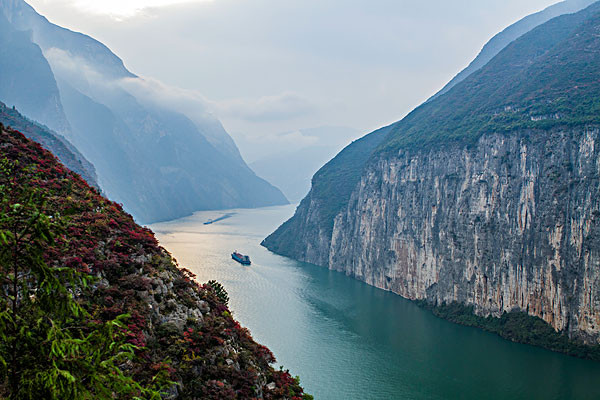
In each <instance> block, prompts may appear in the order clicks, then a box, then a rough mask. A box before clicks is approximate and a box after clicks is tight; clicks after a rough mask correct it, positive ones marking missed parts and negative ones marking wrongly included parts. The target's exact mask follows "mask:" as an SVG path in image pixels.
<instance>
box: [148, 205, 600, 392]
mask: <svg viewBox="0 0 600 400" xmlns="http://www.w3.org/2000/svg"><path fill="white" fill-rule="evenodd" d="M227 212H233V213H235V215H233V216H232V217H230V218H227V219H225V220H222V221H219V222H217V223H214V224H211V225H204V224H203V222H205V221H207V220H209V219H215V218H218V217H219V216H221V215H223V214H226V213H227ZM227 212H200V213H197V214H195V215H194V216H192V217H188V218H184V219H180V220H176V221H170V222H165V223H160V224H155V225H153V226H152V227H151V228H152V229H153V230H154V231H155V232H156V233H157V236H158V238H159V240H160V242H161V244H162V245H163V246H164V247H166V248H167V249H168V250H169V251H170V252H171V253H172V254H173V255H174V256H175V258H176V259H177V260H178V261H179V263H180V265H182V266H185V267H187V268H189V269H190V270H192V271H193V272H194V273H196V274H197V275H198V279H199V280H200V281H208V280H210V279H217V280H219V281H220V282H222V283H223V285H224V286H225V288H226V289H227V291H228V292H229V297H230V299H231V300H230V308H231V309H232V310H233V313H234V316H235V317H236V318H237V319H238V320H239V321H240V322H241V323H242V324H243V325H245V326H247V327H248V328H249V329H250V330H251V331H252V334H253V336H254V338H255V339H256V340H257V341H259V342H260V343H262V344H265V345H266V346H268V347H269V348H270V349H271V350H272V351H273V353H274V354H275V356H276V357H277V360H278V362H277V364H278V365H279V364H281V365H284V366H285V368H288V369H290V372H291V373H292V374H294V375H300V377H301V380H302V384H303V386H304V387H305V388H306V390H307V391H308V392H309V393H311V394H314V395H315V398H316V399H327V400H329V399H331V400H336V399H340V400H342V399H344V400H345V399H600V363H597V362H591V361H586V360H579V359H576V358H572V357H567V356H564V355H561V354H557V353H552V352H550V351H546V350H543V349H539V348H536V347H532V346H527V345H521V344H516V343H511V342H508V341H505V340H503V339H501V338H499V337H498V336H496V335H493V334H490V333H486V332H483V331H480V330H478V329H475V328H467V327H463V326H459V325H454V324H451V323H449V322H446V321H444V320H441V319H439V318H436V317H434V316H433V315H432V314H431V313H430V312H428V311H426V310H423V309H420V308H419V307H417V306H416V305H414V304H413V303H411V302H410V301H407V300H404V299H402V298H401V297H399V296H397V295H394V294H392V293H388V292H385V291H382V290H379V289H375V288H373V287H371V286H368V285H366V284H364V283H361V282H358V281H356V280H354V279H351V278H348V277H346V276H345V275H343V274H340V273H337V272H332V271H328V270H327V269H324V268H321V267H317V266H314V265H310V264H304V263H299V262H296V261H293V260H290V259H287V258H285V257H280V256H277V255H275V254H273V253H271V252H269V251H268V250H266V249H264V248H262V247H261V246H260V242H261V240H262V239H263V238H264V237H265V236H267V235H268V234H269V233H270V232H272V231H273V230H274V229H275V228H276V227H277V226H279V224H281V223H282V222H283V221H284V220H286V219H287V218H289V217H290V216H291V215H292V214H293V212H294V207H293V206H285V207H272V208H263V209H257V210H230V211H227ZM233 250H239V251H240V252H242V253H244V254H248V255H249V256H250V258H251V259H252V266H250V267H244V266H241V265H240V264H238V263H236V262H235V261H233V260H232V259H231V256H230V254H231V252H232V251H233Z"/></svg>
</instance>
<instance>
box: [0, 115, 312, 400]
mask: <svg viewBox="0 0 600 400" xmlns="http://www.w3.org/2000/svg"><path fill="white" fill-rule="evenodd" d="M0 148H2V155H3V158H4V159H3V161H2V167H3V168H2V169H1V171H0V184H1V185H2V188H3V192H2V194H3V196H2V198H1V199H0V200H1V205H0V206H1V207H2V220H1V221H0V232H2V238H3V241H2V243H1V245H2V250H3V251H2V252H0V253H2V257H5V252H7V251H8V252H10V251H13V250H12V247H10V246H7V244H6V243H8V241H9V240H12V237H13V236H11V234H10V232H11V231H12V230H14V229H16V228H15V226H16V227H17V228H18V226H17V225H14V224H17V223H18V221H19V218H16V217H15V215H17V217H19V216H20V217H21V219H22V218H23V217H22V216H23V215H24V213H26V212H28V211H27V210H29V209H30V208H31V207H33V206H31V202H32V201H33V202H36V201H37V203H36V206H35V208H32V209H31V210H30V211H31V212H32V215H33V216H34V217H35V218H38V219H34V218H33V217H32V218H26V219H22V221H21V223H27V224H28V225H27V229H29V232H30V233H29V235H36V234H38V233H37V232H38V230H40V229H42V228H40V226H41V225H43V224H45V223H46V224H47V225H45V226H46V228H44V229H42V230H40V232H42V236H41V237H40V239H38V240H44V241H45V243H44V245H43V246H42V247H41V249H42V254H41V255H40V257H41V258H35V257H29V258H27V257H28V256H31V255H33V253H32V254H31V255H30V254H22V253H14V259H15V265H18V263H19V258H20V257H25V259H26V262H25V263H23V265H22V268H25V266H29V267H30V268H32V267H31V265H32V264H31V263H34V262H35V263H38V265H39V263H40V262H42V261H41V260H43V262H44V263H45V265H46V266H45V268H46V271H47V274H46V275H44V279H45V280H46V281H47V282H46V285H40V287H36V286H35V285H36V281H35V280H34V278H33V275H34V274H29V275H24V274H23V272H21V275H23V276H24V278H23V279H27V286H28V287H29V289H32V290H33V292H34V293H35V295H32V296H31V298H32V299H33V300H32V302H30V306H31V307H32V310H35V309H36V307H37V305H38V304H39V302H42V301H45V300H44V296H43V293H46V292H47V291H50V290H52V289H51V286H52V285H54V286H56V280H60V279H61V276H64V274H65V272H66V271H68V270H72V271H74V273H76V274H79V275H82V276H83V275H84V276H85V278H86V280H87V282H88V284H80V283H77V282H79V281H78V280H76V279H75V278H74V275H67V276H70V278H69V280H68V281H67V282H68V286H69V289H68V291H67V293H68V294H69V295H70V296H76V298H77V304H78V305H79V306H81V307H83V309H84V310H85V311H86V312H87V314H86V315H87V318H89V319H90V320H89V321H82V322H85V327H82V326H71V327H70V328H69V329H68V331H67V329H66V328H64V327H63V326H60V327H59V326H56V329H58V330H62V332H60V333H59V334H57V333H56V332H55V331H52V330H51V331H50V333H51V334H48V335H47V336H45V335H42V337H41V338H40V340H39V342H37V343H33V345H35V347H36V351H39V353H40V354H43V355H44V357H43V359H39V360H35V362H34V364H36V365H37V364H38V363H48V366H47V370H44V371H43V372H44V373H47V372H49V371H52V370H54V369H58V368H59V367H58V366H59V365H65V368H70V367H69V365H71V364H70V363H71V362H81V360H80V357H83V361H84V362H83V363H84V365H86V366H87V367H89V366H90V365H93V364H94V362H95V361H96V360H95V358H96V357H100V356H101V355H102V353H101V352H95V353H93V357H91V355H90V354H84V355H81V354H79V353H78V351H76V350H73V351H72V352H63V351H62V350H64V349H65V347H64V346H71V347H70V348H73V347H72V344H73V343H74V344H76V345H78V346H84V344H85V343H87V340H88V339H89V338H90V337H93V335H95V334H96V333H97V332H95V331H94V330H95V329H99V328H96V327H98V326H101V324H104V323H109V322H110V321H115V318H117V317H118V318H121V323H120V324H118V325H114V323H112V324H113V325H114V327H115V329H116V330H118V331H119V332H120V333H119V335H121V336H123V337H125V339H126V342H127V344H128V345H135V346H136V347H134V348H133V349H134V350H135V352H133V351H131V353H130V356H131V357H128V358H127V359H126V360H125V362H123V359H122V358H115V359H110V360H107V361H106V362H105V364H106V363H108V364H110V365H101V366H100V367H101V368H106V367H107V366H108V367H113V366H114V365H113V363H115V362H117V361H118V362H117V365H118V367H119V368H120V369H121V372H122V373H124V374H126V375H127V376H129V377H132V378H133V379H135V380H136V381H137V382H140V383H141V384H143V385H144V386H152V385H155V384H157V381H155V380H154V379H155V378H154V377H155V376H158V374H159V373H163V374H166V375H167V376H166V377H165V378H166V379H167V380H168V381H170V382H171V383H170V384H169V386H168V387H167V388H166V389H168V390H166V391H165V393H164V394H163V396H161V397H160V398H168V399H176V398H177V399H196V398H203V399H237V398H260V399H286V398H298V399H302V398H305V399H310V398H311V397H309V396H306V395H304V394H303V391H302V388H301V387H300V386H299V384H298V381H297V379H294V378H292V377H291V376H290V374H289V372H287V371H281V370H275V369H274V368H273V367H272V366H271V364H272V363H273V362H275V359H274V357H273V354H272V353H271V352H270V351H269V350H268V349H267V348H266V347H264V346H261V345H259V344H258V343H256V342H255V341H254V340H253V339H252V337H251V335H250V333H249V332H248V330H247V329H245V328H242V327H241V326H240V324H239V323H238V322H237V321H235V320H234V319H233V317H232V316H231V312H230V310H229V309H228V308H227V295H226V292H225V291H224V290H223V288H222V286H220V285H219V284H217V283H215V282H209V284H204V285H199V284H198V283H196V282H195V281H194V279H193V275H192V273H191V272H189V271H187V270H185V269H180V268H179V267H178V266H177V265H176V263H175V261H174V260H173V259H172V258H171V256H170V255H169V253H168V252H167V251H166V250H165V249H163V248H161V247H160V246H159V245H158V242H157V240H156V239H155V237H154V234H153V233H152V232H151V231H150V230H149V229H147V228H142V227H141V226H139V225H137V224H136V223H135V222H134V220H133V218H132V217H131V216H130V215H128V214H127V213H125V212H124V211H123V210H122V208H121V206H120V205H119V204H117V203H114V202H111V201H109V200H107V199H106V198H104V197H102V196H101V195H100V194H99V193H98V191H97V190H95V189H93V188H90V187H89V186H88V185H87V184H86V183H85V182H84V181H83V180H82V179H81V178H80V177H79V176H78V175H76V174H75V173H73V172H71V171H69V170H68V169H66V168H64V167H63V166H62V165H61V164H60V163H59V162H58V160H57V159H56V158H55V157H54V156H53V155H52V154H51V153H50V152H48V151H46V150H44V149H42V148H41V147H40V146H39V145H38V144H37V143H34V142H33V141H31V140H29V139H27V138H25V137H24V136H23V135H22V134H21V133H19V132H17V131H14V130H12V129H8V128H4V127H2V126H0ZM6 168H10V172H9V173H8V174H7V172H6V171H7V169H6ZM40 196H43V198H41V199H40ZM36 199H40V200H39V201H38V200H36ZM17 206H18V207H17ZM10 210H13V211H10ZM19 213H21V214H19ZM40 213H41V214H42V215H45V216H47V217H48V218H46V219H44V218H42V219H39V215H40ZM11 218H13V219H11ZM11 221H12V222H11ZM36 221H37V222H36ZM44 221H46V222H44ZM34 223H35V229H31V228H32V226H33V225H34ZM55 227H58V228H55ZM33 231H35V232H33ZM51 237H54V240H51V239H50V238H51ZM20 243H21V247H22V248H23V249H24V250H21V252H23V251H29V250H31V249H32V246H31V245H27V243H26V239H25V238H24V237H21V242H20ZM17 247H18V246H17ZM31 251H33V250H31ZM19 254H20V255H19ZM12 263H13V262H12V256H11V261H10V262H7V263H4V262H2V263H0V264H1V266H0V274H1V275H2V276H7V275H9V271H6V270H5V268H7V269H8V268H11V266H12ZM21 271H24V269H21ZM15 275H16V274H15ZM48 275H52V279H54V280H53V281H52V284H48V281H50V280H51V279H50V277H49V276H48ZM83 282H85V281H83ZM38 284H39V282H38ZM23 286H25V285H23ZM42 286H43V287H42ZM23 290H24V289H23ZM65 290H66V289H65ZM8 293H9V292H8ZM36 296H38V297H37V299H36ZM28 297H29V296H28ZM5 298H6V296H3V297H2V299H3V300H2V301H0V307H3V308H2V312H3V313H4V314H6V315H10V311H7V309H8V308H11V307H9V306H10V302H7V301H6V300H5ZM38 299H39V301H38ZM52 300H53V301H54V300H56V301H58V299H57V298H56V299H52ZM25 302H26V300H23V301H22V302H21V304H25ZM11 309H14V307H12V308H11ZM59 311H60V310H56V312H59ZM81 315H82V314H81V313H79V316H78V318H80V319H81V318H82V317H81ZM50 317H51V315H44V316H43V318H39V320H37V321H33V323H34V324H35V327H36V328H35V329H32V330H31V332H28V333H27V340H32V339H31V338H35V337H37V336H36V335H38V334H39V332H38V330H41V329H43V327H44V326H46V322H47V320H48V319H49V318H50ZM123 318H126V319H125V323H123ZM5 320H6V321H5V323H3V324H2V326H0V331H1V333H2V337H3V345H2V346H1V347H2V348H0V352H2V355H3V356H4V355H5V354H6V347H5V344H6V343H11V342H10V339H11V337H12V336H14V335H16V334H17V333H15V332H14V331H13V330H11V329H8V328H6V327H7V326H10V323H11V321H9V318H8V317H6V318H5ZM25 321H26V318H25V317H24V316H21V317H20V320H19V323H20V324H24V323H25ZM117 321H118V320H117ZM55 322H56V323H57V322H58V320H55ZM67 323H69V321H67ZM50 328H54V326H51V327H49V329H50ZM78 331H82V332H78ZM57 335H58V336H60V335H69V336H68V337H67V339H69V340H66V341H62V342H57V339H56V338H55V336H57ZM111 335H113V334H111ZM80 336H81V338H79V337H80ZM113 336H114V335H113ZM66 342H68V343H66ZM54 343H58V344H57V345H56V347H55V345H54ZM50 344H52V346H50ZM108 344H110V346H108ZM117 344H118V343H117ZM117 344H116V343H112V344H111V343H110V342H108V343H101V346H102V347H105V348H106V349H108V348H109V347H110V348H111V349H112V347H113V346H116V345H117ZM16 345H17V346H19V345H21V343H16ZM61 346H62V347H61ZM38 347H39V349H38ZM50 347H51V348H50ZM77 348H78V347H77ZM28 351H31V349H28ZM119 351H122V352H123V353H122V354H125V353H127V352H126V351H125V350H119ZM45 355H47V357H46V356H45ZM28 356H29V354H27V353H26V352H21V353H19V360H20V363H15V362H13V361H10V362H8V363H7V364H6V369H5V371H8V374H9V375H10V371H18V368H19V367H21V368H24V365H25V362H26V360H27V359H28ZM8 358H9V357H8V356H7V357H6V359H8ZM3 359H4V358H3ZM44 365H46V364H40V367H39V368H44V367H43V366H44ZM35 368H37V367H34V369H35ZM161 371H162V372H161ZM73 374H75V375H76V376H77V378H74V377H73ZM81 374H82V372H81V371H75V370H71V372H69V370H66V371H65V370H64V369H63V370H60V374H59V376H58V377H55V378H54V379H57V380H59V381H60V379H63V385H66V386H67V387H70V386H69V385H73V381H74V380H75V379H80V380H82V382H80V384H81V385H90V386H92V388H93V387H94V382H93V381H92V379H91V377H90V376H86V375H85V374H84V375H83V376H82V375H81ZM6 375H7V374H5V375H4V376H3V379H2V380H0V393H3V397H4V395H6V396H7V397H8V396H9V395H11V394H13V395H16V394H15V393H14V392H13V393H11V387H7V382H6V379H5V378H6ZM11 376H12V375H11ZM69 378H73V381H69V380H68V379H69ZM115 378H117V377H115ZM36 379H37V378H36V377H33V376H32V377H27V380H26V381H25V382H27V383H28V384H29V385H30V386H28V387H27V390H29V391H30V393H36V394H39V396H40V397H39V398H55V396H52V395H50V392H54V391H56V390H58V389H59V388H58V387H56V385H53V386H50V387H48V385H47V382H44V381H42V382H41V383H40V385H41V386H43V390H45V391H49V392H48V393H46V392H43V393H44V394H41V393H40V392H38V391H37V390H38V389H39V388H38V387H37V386H36V384H37V383H39V381H37V380H36ZM101 386H103V385H102V383H101ZM133 390H134V391H135V388H134V389H133ZM115 395H116V394H115V393H110V392H109V394H108V395H106V394H105V395H104V396H98V397H96V396H93V397H94V398H114V396H115ZM294 396H296V397H294ZM27 398H38V397H37V396H36V395H31V396H30V397H27ZM72 398H79V396H77V395H75V396H73V397H72ZM128 398H129V397H128Z"/></svg>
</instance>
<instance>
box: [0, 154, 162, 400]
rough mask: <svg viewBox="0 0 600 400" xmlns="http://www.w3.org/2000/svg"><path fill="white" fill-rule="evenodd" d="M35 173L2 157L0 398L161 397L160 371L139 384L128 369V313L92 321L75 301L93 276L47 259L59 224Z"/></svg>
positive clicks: (131, 348)
mask: <svg viewBox="0 0 600 400" xmlns="http://www.w3.org/2000/svg"><path fill="white" fill-rule="evenodd" d="M34 175H35V174H34V172H33V169H28V168H27V167H21V166H20V165H19V164H18V162H17V161H15V162H11V161H7V160H6V159H5V160H0V397H2V398H5V397H7V398H9V399H115V398H119V399H121V398H144V399H160V398H161V396H160V391H161V388H162V387H164V385H165V384H166V383H167V382H166V379H164V376H162V375H160V374H159V376H157V377H156V380H155V381H154V382H153V385H152V387H143V386H142V385H140V384H139V383H138V382H136V381H135V380H134V378H133V377H131V376H130V375H129V374H128V373H127V372H128V371H127V365H128V362H130V361H131V360H132V359H134V358H135V350H136V349H137V348H136V347H135V346H133V345H131V344H128V343H126V341H125V340H126V334H127V326H126V324H125V323H124V321H125V320H126V319H127V317H128V316H127V315H120V316H118V317H117V318H116V319H114V320H112V321H108V322H103V321H95V320H94V319H93V318H92V316H91V315H90V314H89V312H88V311H87V310H86V308H85V307H84V304H81V303H80V301H81V298H82V294H83V293H85V292H87V291H89V290H91V287H90V283H92V282H93V279H94V278H93V277H91V276H90V275H88V274H85V273H82V272H79V271H77V270H76V269H74V268H70V267H60V266H49V265H48V264H47V262H46V261H45V259H44V251H45V249H46V248H47V247H48V246H52V245H53V244H54V239H55V237H56V235H60V234H61V233H62V232H63V231H64V227H63V226H62V225H61V224H62V220H61V218H60V215H46V214H44V212H43V210H45V208H46V207H45V200H44V196H43V194H42V192H41V191H40V190H38V189H37V188H35V187H34V186H32V185H31V183H30V182H32V181H34V180H33V179H32V178H33V177H34Z"/></svg>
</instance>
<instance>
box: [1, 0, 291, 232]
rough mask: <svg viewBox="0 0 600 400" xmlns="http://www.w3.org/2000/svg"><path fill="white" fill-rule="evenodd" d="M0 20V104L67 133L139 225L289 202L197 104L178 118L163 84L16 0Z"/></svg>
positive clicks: (5, 2)
mask: <svg viewBox="0 0 600 400" xmlns="http://www.w3.org/2000/svg"><path fill="white" fill-rule="evenodd" d="M0 16H2V17H1V18H2V19H3V20H4V23H0V26H1V28H0V42H2V43H8V44H11V45H10V46H3V47H2V48H1V49H0V51H1V52H2V58H1V59H0V100H2V101H4V102H5V103H6V104H8V105H9V106H11V105H13V104H14V105H16V106H17V108H19V109H21V110H22V111H23V113H24V114H25V115H27V116H28V117H30V118H32V119H35V120H37V121H39V122H41V123H42V124H44V125H47V126H49V127H50V128H52V129H53V130H56V131H57V132H59V133H61V134H63V135H64V136H65V137H66V138H67V139H68V140H69V141H70V142H71V143H73V145H75V146H76V147H77V149H79V151H81V153H82V154H83V155H84V156H85V157H86V158H87V159H88V160H90V161H91V162H92V163H93V164H94V166H95V167H96V170H97V174H98V183H99V184H100V186H101V187H102V189H103V190H104V192H105V193H106V194H107V196H108V197H110V198H111V199H113V200H115V201H118V202H121V203H123V204H124V206H125V208H126V209H127V210H128V211H130V212H131V213H132V214H133V215H134V216H135V217H136V218H137V219H138V220H139V221H141V222H144V223H149V222H154V221H159V220H166V219H173V218H177V217H181V216H185V215H189V214H190V213H192V212H194V211H196V210H202V209H204V210H206V209H223V208H236V207H260V206H269V205H277V204H286V203H287V199H286V198H285V196H284V195H283V194H282V193H281V192H280V191H279V190H278V189H276V188H275V187H273V186H272V185H270V184H269V183H268V182H266V181H264V180H263V179H261V178H259V177H257V176H256V175H255V173H254V172H253V171H252V170H251V169H250V168H249V167H248V166H247V165H246V163H245V162H244V160H243V159H242V157H241V156H240V154H239V151H238V149H237V147H236V146H235V143H234V142H233V140H232V139H231V138H230V137H229V135H228V134H227V132H226V131H225V130H224V129H223V127H222V125H221V124H220V122H219V121H218V120H216V119H215V118H214V117H213V116H212V115H210V114H208V113H207V112H203V111H202V109H198V108H199V107H197V108H196V109H194V111H193V112H189V113H184V112H180V111H179V110H178V108H177V106H175V105H173V104H169V101H168V100H167V99H166V98H167V97H169V96H171V97H172V96H173V94H172V93H169V94H168V96H167V95H166V93H165V92H166V91H167V90H168V89H167V88H165V87H163V86H161V85H159V84H156V83H155V82H152V81H147V80H143V79H141V78H138V77H137V76H136V75H135V74H133V73H131V72H129V71H128V70H127V69H126V68H125V66H124V65H123V62H122V60H121V59H119V58H118V57H117V56H116V55H115V54H113V53H112V52H111V51H110V50H109V49H108V48H107V47H106V46H104V45H103V44H102V43H100V42H98V41H96V40H94V39H92V38H90V37H88V36H86V35H83V34H81V33H76V32H72V31H69V30H67V29H64V28H61V27H58V26H56V25H54V24H52V23H50V22H48V20H46V18H44V17H42V16H40V15H39V14H37V13H36V12H35V10H34V9H33V8H31V7H30V6H29V5H28V4H27V3H25V2H23V1H21V0H2V2H0ZM23 65H24V66H26V67H25V69H23V68H21V67H20V66H23ZM34 67H35V68H36V70H32V68H34ZM38 70H39V71H40V72H38ZM32 82H33V83H32ZM27 85H29V86H27ZM2 87H4V88H5V89H4V90H2ZM36 102H37V103H36ZM30 103H33V104H30ZM180 103H181V101H180ZM48 110H49V111H48ZM57 115H58V117H57Z"/></svg>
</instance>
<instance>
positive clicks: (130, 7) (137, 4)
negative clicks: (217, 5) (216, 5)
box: [42, 0, 213, 20]
mask: <svg viewBox="0 0 600 400" xmlns="http://www.w3.org/2000/svg"><path fill="white" fill-rule="evenodd" d="M210 1H213V0H101V1H98V0H58V1H56V0H43V1H42V2H43V3H44V2H45V3H53V4H56V3H61V5H62V6H70V7H74V8H76V9H78V10H79V11H82V12H84V13H91V14H96V15H108V16H110V17H112V18H114V19H117V20H122V19H127V18H131V17H134V16H136V15H138V14H140V13H144V12H147V11H148V10H150V9H154V8H162V7H168V6H173V5H180V4H190V3H204V2H210Z"/></svg>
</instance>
